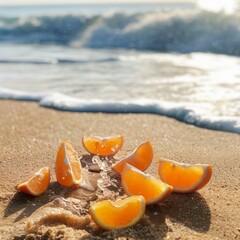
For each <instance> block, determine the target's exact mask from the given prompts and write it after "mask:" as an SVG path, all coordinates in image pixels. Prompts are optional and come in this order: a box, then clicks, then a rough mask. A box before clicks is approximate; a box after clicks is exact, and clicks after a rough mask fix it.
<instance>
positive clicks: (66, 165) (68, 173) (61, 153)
mask: <svg viewBox="0 0 240 240" xmlns="http://www.w3.org/2000/svg"><path fill="white" fill-rule="evenodd" d="M56 173H57V180H58V182H59V183H60V184H62V185H66V186H70V185H72V184H73V183H74V181H75V180H77V181H79V180H80V178H81V165H80V162H79V160H78V157H77V153H76V152H75V150H74V149H73V147H72V146H71V145H70V144H67V143H62V144H61V146H60V147H59V150H58V155H57V160H56Z"/></svg>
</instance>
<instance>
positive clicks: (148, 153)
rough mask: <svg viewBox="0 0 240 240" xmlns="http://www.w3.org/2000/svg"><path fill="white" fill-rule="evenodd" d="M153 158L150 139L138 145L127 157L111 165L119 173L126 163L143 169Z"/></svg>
mask: <svg viewBox="0 0 240 240" xmlns="http://www.w3.org/2000/svg"><path fill="white" fill-rule="evenodd" d="M152 159H153V146H152V144H151V142H150V141H147V142H145V143H143V144H141V145H139V146H138V147H137V148H136V149H135V150H134V151H133V152H132V153H131V154H130V155H129V156H128V157H126V158H124V159H122V160H121V161H119V162H117V163H116V164H115V165H113V166H112V169H113V171H115V172H116V173H118V174H119V175H121V173H122V171H123V169H124V167H125V166H126V164H127V163H128V164H130V165H132V166H134V167H136V168H138V169H140V170H141V171H145V170H146V169H147V168H148V167H149V166H150V164H151V163H152Z"/></svg>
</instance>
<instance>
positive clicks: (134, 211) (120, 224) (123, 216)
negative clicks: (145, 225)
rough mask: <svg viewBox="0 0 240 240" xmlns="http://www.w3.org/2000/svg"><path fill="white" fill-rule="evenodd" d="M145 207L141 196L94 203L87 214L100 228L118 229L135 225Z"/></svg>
mask: <svg viewBox="0 0 240 240" xmlns="http://www.w3.org/2000/svg"><path fill="white" fill-rule="evenodd" d="M145 207H146V204H145V199H144V198H143V197H142V196H133V197H128V198H125V199H123V200H118V201H116V202H112V201H110V200H103V201H100V202H97V203H94V204H93V205H92V206H91V207H90V209H89V213H90V215H91V217H92V219H93V221H94V222H95V223H96V224H97V225H98V226H99V227H100V228H102V229H105V230H110V229H120V228H125V227H130V226H132V225H134V224H136V223H137V222H138V221H139V220H140V219H141V218H142V216H143V214H144V212H145Z"/></svg>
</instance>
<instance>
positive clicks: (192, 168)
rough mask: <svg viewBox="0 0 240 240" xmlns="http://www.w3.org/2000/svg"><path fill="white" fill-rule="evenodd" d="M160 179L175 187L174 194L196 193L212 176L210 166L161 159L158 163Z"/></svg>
mask: <svg viewBox="0 0 240 240" xmlns="http://www.w3.org/2000/svg"><path fill="white" fill-rule="evenodd" d="M158 174H159V177H160V179H161V180H162V181H163V182H165V183H167V184H169V185H171V186H173V191H174V192H179V193H188V192H195V191H197V190H198V189H200V188H202V187H204V186H205V185H206V184H207V183H208V182H209V180H210V179H211V176H212V166H211V165H210V164H187V163H180V162H176V161H172V160H169V159H164V158H161V159H159V161H158Z"/></svg>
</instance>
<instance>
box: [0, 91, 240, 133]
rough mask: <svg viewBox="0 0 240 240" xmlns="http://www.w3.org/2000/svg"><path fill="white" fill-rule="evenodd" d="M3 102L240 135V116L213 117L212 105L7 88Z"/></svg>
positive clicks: (2, 92) (1, 95)
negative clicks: (148, 117) (147, 118)
mask: <svg viewBox="0 0 240 240" xmlns="http://www.w3.org/2000/svg"><path fill="white" fill-rule="evenodd" d="M0 99H12V100H23V101H35V102H39V105H40V106H42V107H47V108H53V109H57V110H61V111H73V112H103V113H150V114H158V115H164V116H168V117H172V118H175V119H177V120H179V121H182V122H185V123H188V124H192V125H195V126H198V127H202V128H207V129H211V130H218V131H227V132H233V133H240V118H239V117H227V116H216V115H212V114H211V109H212V107H211V105H210V104H189V103H176V102H166V101H165V102H164V101H159V100H156V99H145V98H141V99H128V100H124V101H107V100H100V99H91V100H89V99H79V98H73V97H69V96H66V95H64V94H61V93H50V92H45V93H44V92H43V93H30V92H25V91H20V90H12V89H4V88H1V89H0Z"/></svg>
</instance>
